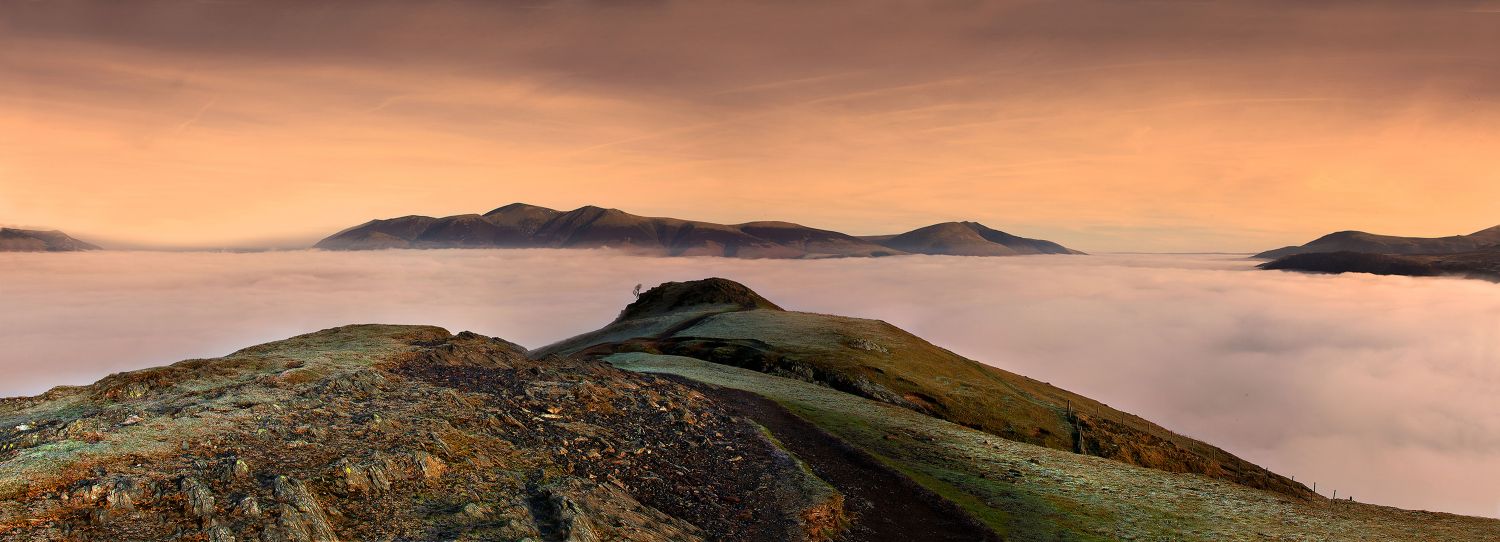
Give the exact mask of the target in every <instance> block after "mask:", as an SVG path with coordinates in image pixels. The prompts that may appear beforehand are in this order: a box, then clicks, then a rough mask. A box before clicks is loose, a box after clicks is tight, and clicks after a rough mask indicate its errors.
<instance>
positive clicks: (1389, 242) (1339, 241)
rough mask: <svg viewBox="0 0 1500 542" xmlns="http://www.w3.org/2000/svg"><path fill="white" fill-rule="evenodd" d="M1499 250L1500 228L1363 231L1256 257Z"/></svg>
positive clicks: (1327, 236)
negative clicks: (1439, 233) (1426, 233)
mask: <svg viewBox="0 0 1500 542" xmlns="http://www.w3.org/2000/svg"><path fill="white" fill-rule="evenodd" d="M1497 248H1500V226H1495V227H1493V228H1490V229H1487V230H1482V231H1478V232H1474V233H1471V234H1469V235H1452V236H1448V237H1399V236H1394V235H1376V234H1373V233H1365V232H1362V231H1341V232H1337V233H1330V234H1328V235H1325V236H1322V237H1319V238H1317V239H1315V240H1313V241H1312V242H1310V243H1307V244H1305V245H1301V246H1291V247H1282V248H1278V249H1276V250H1268V251H1265V252H1262V253H1260V254H1256V255H1255V257H1256V258H1263V259H1267V260H1274V259H1276V258H1281V257H1284V256H1291V255H1293V254H1307V253H1311V252H1365V253H1370V254H1457V253H1460V252H1475V251H1486V250H1495V249H1497Z"/></svg>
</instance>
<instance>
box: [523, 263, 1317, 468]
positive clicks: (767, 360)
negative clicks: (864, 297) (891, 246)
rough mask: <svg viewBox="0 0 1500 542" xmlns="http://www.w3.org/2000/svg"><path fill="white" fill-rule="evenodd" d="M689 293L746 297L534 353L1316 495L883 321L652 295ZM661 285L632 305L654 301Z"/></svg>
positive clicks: (714, 283)
mask: <svg viewBox="0 0 1500 542" xmlns="http://www.w3.org/2000/svg"><path fill="white" fill-rule="evenodd" d="M724 283H727V285H726V284H724ZM730 285H732V286H730ZM695 288H696V289H703V290H711V291H741V290H743V292H749V293H748V294H745V295H746V296H747V297H746V301H745V302H744V303H738V304H736V303H733V302H731V301H732V300H730V299H726V298H724V297H722V296H719V297H712V298H706V300H705V304H689V303H677V304H672V305H670V306H665V307H663V308H660V309H659V310H653V311H647V312H640V311H634V310H632V309H631V308H627V309H626V311H625V312H624V313H623V314H622V317H621V319H619V320H617V321H616V322H614V323H611V324H610V325H609V326H607V327H605V328H604V329H602V330H599V331H596V332H593V333H587V334H584V335H580V336H578V337H574V338H572V339H568V340H566V341H563V342H560V343H558V344H556V345H552V346H549V347H546V348H543V349H541V350H539V351H538V352H536V353H533V355H537V354H541V355H548V354H570V353H583V354H585V355H608V354H610V353H615V352H631V351H640V352H649V353H657V354H669V355H679V356H686V357H691V358H697V359H701V360H705V361H711V362H715V363H720V364H724V365H731V366H735V367H742V368H747V369H752V370H756V371H761V372H765V373H768V374H774V375H779V376H785V377H790V378H796V379H799V380H803V381H807V382H814V383H819V384H823V385H827V386H830V387H832V388H834V389H837V390H841V391H844V392H848V393H852V394H855V395H859V396H861V397H865V398H868V399H874V400H877V401H881V402H884V403H888V404H892V405H896V406H900V407H904V408H907V409H910V410H912V411H915V412H920V413H923V414H929V415H932V416H935V417H938V418H941V419H945V420H948V421H951V422H954V423H958V424H960V425H964V426H967V427H971V428H976V429H980V430H983V431H986V432H989V433H991V434H994V435H997V436H1001V437H1004V438H1007V439H1010V440H1015V441H1018V442H1025V443H1029V444H1036V445H1040V446H1046V447H1048V448H1053V449H1057V450H1066V451H1072V452H1077V453H1082V454H1087V455H1094V456H1099V457H1104V458H1109V459H1114V460H1117V461H1121V462H1124V463H1129V464H1132V465H1140V466H1146V467H1151V468H1155V469H1161V470H1166V471H1171V472H1195V473H1200V474H1206V475H1209V476H1213V477H1217V478H1222V479H1225V480H1229V481H1233V482H1235V483H1239V484H1243V485H1246V486H1249V487H1255V488H1262V489H1270V490H1274V491H1279V492H1282V493H1284V494H1287V495H1291V496H1296V497H1300V498H1312V497H1313V496H1314V494H1313V493H1312V492H1311V491H1310V490H1308V489H1307V488H1306V487H1304V486H1302V485H1301V484H1298V483H1296V482H1293V481H1292V480H1290V479H1288V478H1285V477H1282V476H1280V475H1277V474H1275V473H1272V472H1270V471H1267V470H1265V469H1262V468H1260V467H1258V466H1256V465H1254V464H1251V463H1249V462H1247V461H1244V460H1242V459H1240V458H1238V457H1235V456H1234V455H1232V454H1229V453H1228V452H1225V451H1223V450H1221V449H1219V448H1216V447H1214V446H1211V445H1209V444H1206V443H1203V442H1199V441H1197V440H1194V439H1192V438H1188V437H1185V436H1182V435H1177V434H1175V433H1172V432H1171V431H1168V430H1166V429H1164V428H1162V427H1160V426H1157V425H1156V424H1153V423H1151V422H1149V421H1146V420H1144V419H1141V418H1139V417H1137V416H1134V415H1131V414H1129V413H1126V412H1121V411H1119V410H1116V409H1113V408H1110V407H1109V406H1108V405H1106V404H1103V403H1101V402H1099V401H1095V400H1093V399H1090V398H1088V397H1084V396H1081V395H1078V394H1075V393H1072V392H1069V391H1067V390H1064V389H1061V388H1058V387H1056V386H1052V385H1050V384H1047V383H1044V382H1039V381H1036V380H1033V379H1030V378H1027V377H1024V376H1021V375H1017V374H1015V373H1011V372H1008V371H1005V370H1002V369H998V368H995V367H993V366H989V365H985V364H982V363H979V362H976V361H973V360H970V359H967V358H964V357H962V356H959V355H957V354H954V353H952V352H950V351H948V350H945V349H943V348H940V347H938V346H935V345H933V344H932V343H929V342H927V341H925V340H922V339H921V338H920V337H917V336H915V335H912V334H910V333H907V332H905V331H903V330H901V329H900V328H897V327H895V326H892V325H890V324H888V323H886V322H882V321H878V320H865V319H859V318H848V317H842V316H830V315H824V314H811V313H800V312H791V311H783V310H780V309H776V308H774V305H773V306H771V307H770V308H766V307H765V306H764V304H763V303H761V302H762V301H764V300H763V299H761V298H760V297H759V296H758V295H754V293H753V292H750V290H749V289H748V288H745V287H744V286H742V285H739V284H737V283H733V282H732V281H726V280H723V279H707V280H703V281H694V282H686V283H668V284H664V285H662V286H660V287H658V289H660V290H670V291H674V292H679V293H677V294H676V295H678V296H682V294H681V293H680V291H681V290H684V289H695ZM658 289H653V291H651V292H647V293H646V295H643V296H642V297H641V301H637V303H638V304H644V303H652V304H656V303H657V302H656V301H653V300H654V299H655V298H656V297H657V295H658V294H656V293H655V292H657V291H658ZM748 296H754V297H753V299H752V298H750V297H748ZM685 298H687V299H693V296H686V297H685ZM757 300H758V301H757ZM708 303H711V304H708ZM766 303H769V302H766ZM635 306H636V305H635V304H633V305H632V307H635ZM627 337H628V338H627Z"/></svg>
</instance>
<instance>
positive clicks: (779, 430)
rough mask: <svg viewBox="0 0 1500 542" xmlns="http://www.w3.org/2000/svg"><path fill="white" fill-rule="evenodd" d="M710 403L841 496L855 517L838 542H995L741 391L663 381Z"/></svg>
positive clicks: (871, 461)
mask: <svg viewBox="0 0 1500 542" xmlns="http://www.w3.org/2000/svg"><path fill="white" fill-rule="evenodd" d="M669 378H672V379H674V380H677V381H679V382H682V383H684V384H687V385H689V386H692V387H694V388H695V389H697V390H699V391H701V392H703V393H704V394H705V395H708V396H710V397H712V398H714V400H715V401H717V402H718V403H719V404H721V405H723V406H725V407H727V408H729V409H730V410H732V411H733V412H734V413H735V414H736V415H740V416H744V417H747V418H750V419H752V420H755V422H756V423H759V424H760V425H762V426H764V427H765V428H766V429H769V430H770V431H771V434H773V435H776V438H777V439H779V440H781V442H782V444H784V445H785V446H786V448H787V449H788V450H790V451H791V452H792V453H794V454H796V455H797V457H799V458H801V459H802V461H804V462H806V463H807V464H808V466H809V467H811V468H812V471H813V473H815V474H817V475H818V477H820V478H822V479H824V480H826V481H828V483H829V484H832V485H833V487H835V488H837V489H838V490H839V492H840V493H843V494H844V499H845V503H846V506H847V507H848V509H849V511H850V512H851V513H852V514H853V515H854V516H855V517H854V522H853V525H852V526H851V527H850V529H849V531H848V532H847V533H845V534H844V535H843V536H842V537H840V538H839V540H840V541H841V542H926V541H964V542H975V541H991V540H993V541H998V540H1000V538H999V537H997V536H995V535H994V534H993V533H991V532H990V531H989V530H988V529H985V528H984V527H982V526H980V525H979V524H978V523H977V522H976V521H974V520H973V519H971V518H970V517H969V516H968V515H967V514H964V513H963V512H962V511H961V510H960V509H959V508H958V507H957V506H955V505H953V504H952V503H949V502H948V501H946V500H943V499H942V498H940V497H938V496H937V495H935V494H933V493H932V492H931V491H928V490H927V489H925V488H923V487H921V486H919V485H917V484H916V483H915V482H912V481H911V480H910V479H908V478H907V477H905V476H903V475H901V474H899V473H897V472H895V471H892V470H891V469H889V468H887V467H886V466H885V465H883V464H881V463H880V462H879V461H878V460H876V459H875V458H874V457H871V456H870V455H869V454H867V453H865V452H864V451H861V450H859V449H857V448H855V447H853V446H850V445H849V444H847V443H845V442H844V441H842V440H840V439H839V438H838V437H835V436H833V435H830V434H828V433H827V432H824V431H823V430H822V429H819V428H818V427H817V426H814V425H813V424H812V423H809V422H808V421H807V420H804V419H802V418H800V417H797V415H795V414H792V413H791V412H789V411H787V410H786V409H785V408H782V406H781V405H778V404H776V402H774V401H771V400H770V399H766V398H764V397H761V396H759V395H756V394H754V393H751V392H747V391H740V390H733V389H728V388H718V387H714V386H710V385H706V384H702V383H699V382H696V381H692V380H688V379H685V378H680V377H669Z"/></svg>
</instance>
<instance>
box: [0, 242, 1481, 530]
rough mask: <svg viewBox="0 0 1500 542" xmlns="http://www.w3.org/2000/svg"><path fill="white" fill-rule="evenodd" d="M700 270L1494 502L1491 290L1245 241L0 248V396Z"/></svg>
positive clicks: (1404, 486) (612, 302) (1401, 483)
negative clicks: (1283, 254) (1224, 244)
mask: <svg viewBox="0 0 1500 542" xmlns="http://www.w3.org/2000/svg"><path fill="white" fill-rule="evenodd" d="M707 276H722V277H727V278H732V279H735V280H738V281H741V282H743V283H745V284H747V285H749V286H751V287H752V288H754V289H756V290H757V291H759V292H761V293H762V294H763V295H765V296H766V297H768V298H770V299H771V300H772V301H775V302H776V303H778V304H781V305H782V306H784V307H786V308H789V309H794V310H806V311H815V312H825V313H836V314H844V315H851V316H861V317H868V318H879V319H882V320H886V321H889V322H891V323H894V324H896V325H898V326H900V327H903V328H905V329H907V330H909V331H912V332H913V333H916V334H918V335H920V336H922V337H925V338H927V339H929V340H931V341H932V342H934V343H936V344H938V345H941V346H945V347H948V348H949V349H952V350H954V351H956V352H958V353H960V354H963V355H965V356H968V357H971V358H974V359H977V360H979V361H983V362H985V363H989V364H992V365H996V366H999V367H1003V368H1005V369H1008V370H1011V371H1014V372H1017V373H1021V374H1024V375H1028V376H1031V377H1034V378H1037V379H1040V380H1044V381H1048V382H1051V383H1053V384H1055V385H1058V386H1061V387H1064V388H1068V389H1071V390H1074V391H1077V392H1080V393H1083V394H1085V395H1089V396H1092V397H1094V398H1097V399H1099V400H1102V401H1105V402H1107V403H1109V404H1111V405H1113V406H1116V407H1118V408H1121V409H1124V410H1127V411H1131V412H1134V413H1137V414H1140V415H1142V416H1145V417H1146V418H1149V419H1152V420H1154V421H1157V422H1159V423H1161V424H1162V425H1164V426H1166V427H1168V428H1171V429H1173V430H1175V431H1177V432H1179V433H1182V434H1186V435H1190V436H1194V437H1197V438H1200V439H1203V440H1206V441H1208V442H1211V443H1213V444H1216V445H1219V446H1221V447H1223V448H1225V449H1227V450H1229V451H1231V452H1233V453H1236V454H1238V455H1240V456H1242V457H1245V458H1246V459H1249V460H1251V461H1253V462H1256V463H1258V464H1261V465H1263V466H1266V467H1269V468H1271V469H1273V470H1276V471H1278V472H1281V473H1284V474H1288V475H1294V476H1296V478H1297V479H1298V480H1299V481H1306V482H1314V481H1315V482H1317V483H1318V488H1319V490H1320V491H1321V492H1322V493H1324V494H1329V493H1330V492H1331V491H1332V490H1338V492H1339V495H1340V496H1341V497H1343V496H1346V495H1348V496H1353V497H1354V498H1355V499H1357V500H1362V501H1367V502H1377V503H1381V504H1389V505H1394V506H1401V507H1407V508H1422V509H1432V510H1442V511H1449V512H1457V513H1464V514H1473V515H1484V516H1497V515H1500V393H1496V391H1497V390H1500V285H1496V284H1493V283H1488V282H1481V281H1468V280H1459V279H1412V278H1405V277H1376V276H1369V275H1344V276H1315V275H1302V274H1291V273H1281V272H1263V271H1255V270H1254V269H1253V262H1250V261H1248V260H1245V259H1243V258H1240V257H1237V256H1222V255H1194V256H1180V255H1173V256H1163V255H1101V256H1088V257H1078V256H1055V257H1054V256H1036V257H1022V258H959V257H932V256H910V257H894V258H879V259H845V260H823V261H741V260H731V259H715V258H641V257H632V256H627V255H622V254H617V253H611V252H606V251H552V250H444V251H385V252H366V253H334V252H317V251H296V252H267V253H253V254H234V253H159V252H95V253H78V254H0V396H15V395H27V394H35V393H39V392H41V391H44V390H46V389H47V388H50V387H52V386H55V385H60V384H85V383H88V382H92V381H94V380H96V379H98V378H99V377H102V376H104V375H106V374H108V373H111V372H116V371H124V370H131V369H138V368H144V367H149V366H154V365H161V364H165V363H169V362H173V361H177V360H180V359H186V358H193V357H212V356H220V355H224V354H226V353H229V352H231V351H233V350H237V349H239V348H242V347H245V346H249V345H253V344H257V343H261V342H266V341H271V340H276V339H280V338H285V337H288V336H291V335H295V334H299V333H304V332H308V331H312V330H317V329H321V328H326V327H331V326H336V325H342V324H349V323H365V322H380V323H410V324H418V323H420V324H435V325H440V326H443V327H446V328H448V329H450V330H452V331H459V330H471V331H475V332H479V333H484V334H488V335H495V336H499V337H503V338H505V339H508V340H511V341H515V342H518V343H520V344H522V345H525V346H528V347H536V346H541V345H544V344H547V343H550V342H552V341H555V340H558V339H561V338H564V337H567V336H570V335H573V334H576V333H579V332H583V331H587V330H591V329H595V328H597V327H600V326H602V325H603V324H605V323H607V322H608V321H610V320H611V319H613V318H614V316H615V315H616V314H617V313H618V311H619V310H620V308H621V307H623V306H624V305H625V304H626V303H628V302H629V301H630V300H631V299H632V297H631V293H630V292H631V289H632V288H633V287H634V286H635V285H636V284H638V283H639V284H644V285H645V286H647V287H650V286H652V285H655V284H657V283H660V282H663V281H668V280H687V279H696V278H703V277H707Z"/></svg>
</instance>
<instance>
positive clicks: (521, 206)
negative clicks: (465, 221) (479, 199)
mask: <svg viewBox="0 0 1500 542" xmlns="http://www.w3.org/2000/svg"><path fill="white" fill-rule="evenodd" d="M522 211H525V212H542V213H556V212H558V211H557V210H555V209H548V208H546V207H542V206H540V205H532V204H529V203H521V202H519V201H518V202H515V203H512V204H510V205H504V206H501V207H496V208H495V210H493V211H490V212H488V213H485V214H484V216H490V215H496V214H506V213H514V212H522Z"/></svg>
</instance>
